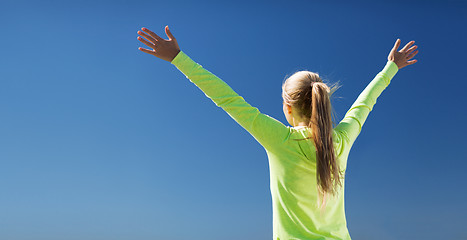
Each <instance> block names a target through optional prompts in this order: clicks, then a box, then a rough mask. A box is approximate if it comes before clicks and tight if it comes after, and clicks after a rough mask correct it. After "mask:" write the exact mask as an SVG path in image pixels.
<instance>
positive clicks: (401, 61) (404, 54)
mask: <svg viewBox="0 0 467 240" xmlns="http://www.w3.org/2000/svg"><path fill="white" fill-rule="evenodd" d="M413 43H415V41H410V42H408V43H407V44H406V45H405V46H404V47H403V48H402V49H401V50H399V51H397V49H398V48H399V45H400V44H401V40H400V39H397V40H396V43H395V44H394V47H393V48H392V49H391V52H390V53H389V56H388V61H393V62H394V63H395V64H396V65H397V67H399V69H401V68H403V67H405V66H408V65H412V64H414V63H416V62H417V60H416V59H414V60H412V61H409V60H410V59H411V58H413V57H414V56H415V55H417V53H418V50H417V51H414V50H415V49H416V48H417V45H414V46H413V47H411V48H409V47H410V45H412V44H413Z"/></svg>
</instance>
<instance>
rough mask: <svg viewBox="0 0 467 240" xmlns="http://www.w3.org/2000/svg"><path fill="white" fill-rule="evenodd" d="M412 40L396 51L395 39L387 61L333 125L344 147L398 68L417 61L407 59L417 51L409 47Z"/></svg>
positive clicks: (397, 44)
mask: <svg viewBox="0 0 467 240" xmlns="http://www.w3.org/2000/svg"><path fill="white" fill-rule="evenodd" d="M414 42H415V41H411V42H409V43H407V45H405V47H404V48H402V49H401V50H400V51H397V49H398V48H399V45H400V40H399V39H397V41H396V43H395V45H394V47H393V48H392V50H391V52H390V53H389V56H388V61H387V63H386V65H385V66H384V68H383V70H382V71H381V72H379V73H378V74H377V75H376V77H375V78H374V79H373V80H372V81H371V82H370V83H369V84H368V86H367V87H366V88H365V89H364V90H363V92H362V93H361V94H360V95H359V96H358V98H357V100H356V101H355V102H354V103H353V104H352V106H351V107H350V109H349V110H348V111H347V113H346V114H345V116H344V118H343V119H342V121H341V122H340V123H339V125H337V126H336V127H335V130H336V131H337V132H338V133H339V134H341V135H342V136H343V139H344V140H345V143H344V144H346V145H347V146H346V149H348V150H350V147H351V146H352V145H353V143H354V142H355V140H356V138H357V136H358V135H359V134H360V132H361V130H362V126H363V124H364V123H365V121H366V119H367V117H368V114H369V113H370V112H371V110H373V106H374V105H375V104H376V99H377V98H378V97H379V95H381V93H382V92H383V90H384V89H385V88H386V87H387V86H388V85H389V83H390V82H391V79H392V78H393V77H394V75H395V74H396V73H397V72H398V70H399V69H401V68H403V67H405V66H408V65H411V64H414V63H416V62H417V60H412V61H409V59H411V58H412V57H414V56H415V55H416V54H417V53H418V50H417V51H413V50H414V49H415V48H417V46H413V47H411V48H410V49H409V47H410V45H412V44H413V43H414Z"/></svg>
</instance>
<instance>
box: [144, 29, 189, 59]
mask: <svg viewBox="0 0 467 240" xmlns="http://www.w3.org/2000/svg"><path fill="white" fill-rule="evenodd" d="M141 29H142V30H143V31H144V32H141V31H138V34H140V35H141V36H143V37H144V38H146V39H147V41H146V40H145V39H143V38H142V37H140V36H138V40H140V41H141V42H143V43H144V44H146V45H147V46H148V47H150V48H151V50H149V49H145V48H141V47H140V48H138V49H139V50H141V51H143V52H145V53H149V54H151V55H154V56H156V57H158V58H160V59H162V60H165V61H169V62H172V60H173V59H174V58H175V57H176V56H177V54H178V53H179V52H180V47H178V43H177V39H175V37H174V36H173V35H172V33H171V32H170V30H169V26H165V33H166V34H167V36H168V37H169V40H165V39H163V38H161V37H159V36H157V34H155V33H153V32H152V31H149V29H147V28H141Z"/></svg>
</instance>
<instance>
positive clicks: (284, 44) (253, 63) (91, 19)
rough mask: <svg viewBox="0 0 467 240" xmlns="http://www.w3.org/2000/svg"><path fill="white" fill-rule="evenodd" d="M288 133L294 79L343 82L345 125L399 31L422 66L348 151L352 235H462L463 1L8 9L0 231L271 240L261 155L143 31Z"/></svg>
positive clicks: (39, 4) (394, 89) (409, 70)
mask: <svg viewBox="0 0 467 240" xmlns="http://www.w3.org/2000/svg"><path fill="white" fill-rule="evenodd" d="M166 25H169V27H170V29H171V31H172V33H173V34H174V36H175V37H176V38H177V41H178V43H179V45H180V48H181V49H182V50H183V51H184V52H185V53H186V54H187V55H188V56H190V57H191V58H192V59H193V60H195V61H196V62H198V63H199V64H201V65H202V66H203V67H205V68H206V69H208V70H209V71H211V72H212V73H214V74H216V75H217V76H219V77H220V78H221V79H223V80H224V81H225V82H227V83H228V84H229V85H230V86H231V87H232V88H233V89H234V90H235V91H236V92H237V93H238V94H240V95H241V96H243V97H244V98H245V100H246V101H247V102H249V103H250V104H251V105H253V106H255V107H258V108H259V109H260V111H261V112H263V113H265V114H268V115H270V116H272V117H274V118H276V119H278V120H279V121H281V122H283V123H284V124H286V123H287V121H286V119H285V116H284V115H283V112H282V98H281V83H282V81H283V80H284V78H285V76H287V75H290V74H292V73H294V72H295V71H297V70H304V69H306V70H310V71H315V72H318V73H319V74H320V75H321V76H324V77H325V78H326V79H328V80H329V81H331V82H336V81H339V82H340V83H341V85H342V87H341V88H340V89H339V90H338V91H337V92H336V93H335V95H334V96H335V97H334V99H333V107H334V109H335V110H336V112H337V121H340V120H341V119H342V117H343V116H344V114H345V112H346V111H347V110H348V108H349V107H350V106H351V105H352V103H353V101H354V100H355V99H356V98H357V96H358V95H359V94H360V92H361V91H362V90H363V89H364V88H365V87H366V86H367V84H368V83H369V82H370V81H371V80H372V79H373V77H374V76H375V75H376V74H377V73H378V72H379V71H380V70H382V68H383V67H384V65H385V63H386V61H387V55H388V53H389V51H390V50H391V48H392V47H393V45H394V42H395V40H396V39H397V38H400V39H401V40H402V43H401V45H402V46H403V45H405V43H407V42H408V41H410V40H415V45H417V46H418V49H419V51H420V52H419V53H418V54H417V56H416V57H415V59H417V60H418V63H416V64H415V65H412V66H408V67H406V68H404V69H402V70H400V71H399V72H398V73H397V74H396V76H395V77H394V78H393V80H392V82H391V84H390V85H389V86H388V88H386V90H385V91H384V92H383V93H382V95H381V96H380V97H379V98H378V102H377V103H376V105H375V107H374V109H373V111H372V112H371V113H370V115H369V117H368V119H367V121H366V122H365V125H364V126H363V129H362V132H361V134H360V135H359V137H358V138H357V140H356V142H355V144H354V145H353V148H352V150H351V152H350V155H349V159H348V167H347V175H346V183H345V184H346V192H345V204H346V205H345V206H346V216H347V221H348V228H349V232H350V235H351V236H352V238H353V239H358V240H366V239H368V240H370V239H379V240H396V239H397V240H400V239H424V240H426V239H467V233H466V231H465V226H464V225H465V223H466V221H467V217H466V216H467V190H466V184H467V180H466V178H465V171H466V169H467V147H466V146H467V141H466V137H465V135H466V134H467V131H466V129H465V127H463V126H462V122H463V121H465V119H466V118H467V111H466V109H467V108H466V100H465V98H464V96H465V95H466V94H465V91H466V89H467V81H466V77H465V76H466V73H465V69H466V63H467V62H466V60H465V59H466V58H465V55H466V53H467V51H466V50H467V47H466V42H467V31H466V26H467V4H466V3H465V2H462V1H412V2H410V1H380V2H379V3H376V1H371V2H370V1H368V2H362V1H360V2H354V1H352V3H351V4H350V3H346V2H344V1H341V2H338V3H334V4H329V3H326V4H324V3H320V2H318V1H277V2H275V1H232V2H226V1H189V2H188V1H187V2H181V1H121V0H120V1H82V0H80V1H16V0H15V1H3V0H2V1H0V30H1V37H0V56H1V57H0V164H1V165H0V239H8V240H19V239H21V240H23V239H24V240H26V239H31V240H32V239H34V240H39V239H47V240H55V239H57V240H59V239H60V240H63V239H80V240H81V239H87V240H94V239H114V240H119V239H170V240H182V239H194V240H198V239H199V240H218V239H222V240H233V239H271V238H272V202H271V201H272V200H271V195H270V192H269V169H268V162H267V161H268V160H267V155H266V152H265V151H264V149H263V148H262V147H261V145H260V144H259V143H257V142H256V141H255V140H254V138H253V137H252V136H251V135H249V133H248V132H246V131H245V130H244V129H243V128H242V127H241V126H240V125H238V124H237V123H236V122H235V121H234V120H233V119H232V118H230V117H229V115H228V114H227V113H225V112H224V111H223V110H222V109H221V108H218V107H217V106H216V105H215V104H214V103H213V102H212V101H211V100H210V99H208V98H207V97H206V96H205V95H204V93H202V92H201V91H200V90H199V89H198V88H197V87H196V86H195V85H194V84H192V83H190V82H189V81H188V79H186V78H185V76H184V75H183V74H182V73H181V72H179V71H178V69H176V68H175V66H173V65H171V64H170V63H169V62H166V61H163V60H161V59H158V58H156V57H154V56H151V55H149V54H146V53H143V52H141V51H140V50H138V47H146V46H145V45H144V44H142V43H141V42H140V41H138V40H137V36H138V34H137V31H138V30H140V28H141V27H147V28H149V29H150V30H152V31H154V32H155V33H157V34H159V35H160V36H161V37H164V38H166V39H167V36H166V35H165V32H164V27H165V26H166Z"/></svg>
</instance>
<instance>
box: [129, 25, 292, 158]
mask: <svg viewBox="0 0 467 240" xmlns="http://www.w3.org/2000/svg"><path fill="white" fill-rule="evenodd" d="M143 31H145V32H147V33H148V34H144V33H141V32H138V33H139V34H141V35H143V36H144V37H145V38H147V39H148V40H149V41H150V42H148V41H145V40H144V39H140V38H138V39H139V40H141V41H142V42H143V43H145V44H146V45H148V46H149V47H151V48H153V50H152V51H151V50H148V49H141V48H140V50H142V51H143V52H147V53H149V54H151V55H154V56H156V57H159V58H161V59H163V60H166V61H169V62H170V63H172V64H173V65H174V66H176V67H177V68H178V69H179V70H180V71H181V72H182V73H183V74H184V75H185V76H186V77H187V78H188V79H189V80H190V81H191V82H192V83H194V84H195V85H196V86H197V87H198V88H199V89H201V90H202V91H203V92H204V94H205V95H206V96H207V97H209V98H210V99H211V100H212V101H213V102H214V103H215V104H216V105H217V106H218V107H221V108H222V109H223V110H224V111H226V112H227V113H228V115H229V116H230V117H232V118H233V119H234V120H235V121H236V122H237V123H238V124H240V125H241V126H242V127H243V128H244V129H245V130H247V131H248V132H249V133H250V134H251V135H252V136H253V137H254V138H255V139H256V140H257V141H258V142H259V143H260V144H261V145H262V146H263V147H264V148H265V149H270V150H272V149H274V148H276V147H278V146H280V145H281V143H282V142H283V141H284V140H285V139H286V138H287V137H288V134H289V130H290V128H289V127H287V126H285V125H284V124H283V123H281V122H280V121H278V120H276V119H274V118H272V117H270V116H268V115H266V114H263V113H261V112H260V111H259V110H258V108H256V107H252V106H251V105H250V104H248V103H247V102H246V101H245V100H244V99H243V97H241V96H239V95H238V94H237V93H236V92H235V91H234V90H233V89H232V88H231V87H230V86H229V85H228V84H227V83H225V82H224V81H222V80H221V79H220V78H218V77H217V76H216V75H214V74H212V73H211V72H209V71H208V70H206V69H204V68H203V67H202V66H201V65H200V64H198V63H196V62H195V61H193V60H192V59H191V58H190V57H188V55H186V54H185V52H183V51H180V50H179V48H178V44H176V40H175V38H174V37H173V35H172V34H171V33H170V31H169V30H168V28H167V27H166V33H167V35H168V36H169V40H164V39H162V38H160V37H159V36H157V35H156V34H155V33H153V32H151V31H149V30H147V29H145V28H143ZM171 41H172V42H171ZM177 48H178V51H177ZM175 53H176V54H175ZM174 54H175V55H174Z"/></svg>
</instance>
